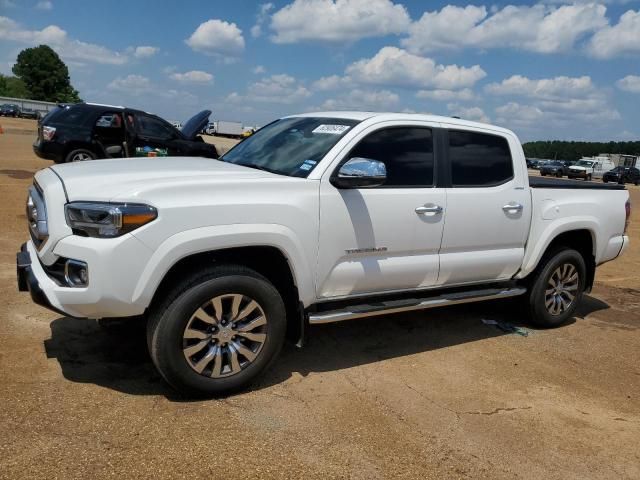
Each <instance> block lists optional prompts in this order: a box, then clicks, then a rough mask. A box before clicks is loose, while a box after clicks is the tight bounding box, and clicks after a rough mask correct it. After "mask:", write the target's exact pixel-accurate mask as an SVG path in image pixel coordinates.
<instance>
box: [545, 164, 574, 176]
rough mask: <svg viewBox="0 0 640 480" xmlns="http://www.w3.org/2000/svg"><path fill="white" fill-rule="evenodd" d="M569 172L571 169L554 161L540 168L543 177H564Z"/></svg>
mask: <svg viewBox="0 0 640 480" xmlns="http://www.w3.org/2000/svg"><path fill="white" fill-rule="evenodd" d="M568 171H569V167H567V166H566V165H565V164H564V163H563V162H561V161H558V160H552V161H550V162H547V163H545V164H544V165H543V166H541V167H540V175H542V176H543V177H544V176H545V175H552V176H554V177H562V176H564V175H566V174H567V173H568Z"/></svg>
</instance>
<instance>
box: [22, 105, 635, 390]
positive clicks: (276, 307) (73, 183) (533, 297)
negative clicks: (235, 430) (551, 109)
mask: <svg viewBox="0 0 640 480" xmlns="http://www.w3.org/2000/svg"><path fill="white" fill-rule="evenodd" d="M434 145H439V146H440V148H435V149H434ZM34 182H35V183H34V185H33V186H32V187H31V188H30V189H29V199H28V200H27V218H28V223H29V230H30V234H31V239H30V240H29V241H28V242H27V243H26V244H25V245H24V246H23V247H22V250H21V253H20V254H19V255H18V263H17V264H18V272H19V287H20V289H21V290H25V289H29V290H30V291H31V295H32V298H33V299H34V301H36V302H37V303H40V304H42V305H45V306H48V307H49V308H54V309H56V311H59V312H63V313H65V314H66V315H69V316H73V317H86V318H101V317H133V316H139V315H144V316H145V318H146V319H147V333H148V337H147V338H148V344H149V347H150V352H151V358H152V359H153V362H154V364H155V365H156V367H157V368H158V370H159V371H160V372H161V374H162V375H163V377H164V378H165V379H166V380H167V381H168V382H169V383H170V384H171V385H173V386H174V387H175V388H177V389H179V390H181V391H183V392H186V393H190V394H207V395H211V394H220V393H227V392H230V391H233V390H236V389H238V388H242V387H244V386H245V385H247V384H248V383H249V382H251V381H252V380H253V379H254V378H255V377H256V376H257V375H259V374H260V373H261V372H262V371H263V370H264V369H265V368H267V367H268V365H269V364H270V363H271V362H272V361H273V360H274V359H275V357H276V356H277V354H278V352H279V350H280V348H281V346H282V344H283V341H284V339H285V336H287V335H288V336H289V338H291V339H293V340H298V341H302V340H303V339H304V331H305V327H306V325H307V323H310V324H321V323H328V322H336V321H341V320H349V319H354V318H360V317H366V316H373V315H380V314H384V313H390V312H399V311H407V310H417V309H424V308H432V307H438V306H445V305H453V304H457V303H467V302H475V301H482V300H489V299H500V298H511V297H519V299H520V301H521V304H522V306H523V308H524V311H525V312H526V313H527V314H528V315H529V317H530V319H531V321H532V322H533V323H535V324H536V325H539V326H541V327H554V326H557V325H560V324H562V323H563V322H565V321H566V320H567V319H569V318H570V317H571V316H572V315H573V314H574V312H575V310H576V308H577V306H578V304H579V303H580V300H581V297H582V294H583V292H588V291H589V290H590V289H591V286H592V285H593V281H594V275H595V269H596V266H597V265H600V264H602V263H605V262H607V261H610V260H613V259H614V258H616V257H617V256H618V255H620V254H621V253H622V252H623V251H624V249H625V248H626V246H627V245H628V242H629V239H628V236H627V234H626V229H627V222H628V219H629V215H630V209H631V207H630V204H629V202H628V199H629V195H628V192H627V191H626V190H625V188H624V186H622V185H617V184H601V183H598V184H596V183H578V182H567V181H564V180H558V179H548V178H541V177H531V178H529V177H528V175H527V170H526V164H525V158H524V153H523V151H522V147H521V144H520V141H519V140H518V138H517V137H516V136H515V134H513V133H512V132H511V131H509V130H505V129H502V128H499V127H493V126H488V125H484V124H479V123H474V122H468V121H464V120H456V119H452V118H448V117H436V116H429V115H410V114H375V113H371V112H362V113H358V112H348V113H347V112H333V113H323V114H305V115H300V116H292V117H287V118H283V119H280V120H278V121H276V122H273V123H271V124H269V125H267V126H266V127H264V128H262V129H260V130H258V131H257V132H256V133H255V134H254V135H252V136H251V137H249V138H247V139H245V140H244V141H243V142H241V143H239V144H238V145H236V146H235V147H234V148H233V149H231V150H230V151H229V152H227V153H226V154H225V155H224V156H223V157H222V158H221V159H220V161H217V162H211V161H208V160H205V159H197V158H191V159H188V158H159V159H146V158H138V159H127V160H124V159H122V160H120V159H113V160H106V161H104V162H87V163H84V164H78V165H54V166H52V167H51V168H49V169H45V170H41V171H40V172H38V173H37V174H36V176H35V181H34ZM469 232H473V235H469ZM381 328H384V327H383V326H382V324H381Z"/></svg>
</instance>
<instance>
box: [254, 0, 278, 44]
mask: <svg viewBox="0 0 640 480" xmlns="http://www.w3.org/2000/svg"><path fill="white" fill-rule="evenodd" d="M273 7H274V5H273V3H270V2H269V3H263V4H261V5H260V7H259V9H258V15H257V16H256V23H255V25H254V26H253V27H251V36H252V37H254V38H257V37H259V36H260V35H262V25H263V24H264V23H265V22H266V21H267V20H268V19H269V12H270V11H271V10H272V9H273Z"/></svg>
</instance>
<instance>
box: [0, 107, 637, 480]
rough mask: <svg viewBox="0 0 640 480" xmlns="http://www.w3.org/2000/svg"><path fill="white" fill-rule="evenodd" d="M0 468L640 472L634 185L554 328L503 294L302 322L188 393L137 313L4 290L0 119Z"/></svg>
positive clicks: (8, 187)
mask: <svg viewBox="0 0 640 480" xmlns="http://www.w3.org/2000/svg"><path fill="white" fill-rule="evenodd" d="M0 124H2V125H3V126H4V127H5V134H4V135H0V198H1V199H2V202H1V203H0V225H2V227H1V229H0V478H36V477H37V478H64V479H69V478H106V477H113V478H131V477H136V478H149V477H154V478H163V477H170V478H187V477H188V478H205V477H207V478H223V477H225V478H245V479H246V478H362V479H372V478H391V477H397V478H420V479H424V478H438V479H441V478H491V479H500V478H527V479H539V478H546V479H584V478H589V479H592V478H607V479H610V478H629V479H631V478H635V479H637V478H640V449H639V448H638V445H639V444H640V362H639V361H638V360H639V353H640V240H639V239H640V188H638V187H629V189H630V191H631V194H632V197H633V201H634V202H635V205H637V206H638V207H636V209H635V211H634V218H633V220H632V227H631V236H632V237H633V238H634V239H635V242H634V243H632V247H631V250H630V251H629V252H628V253H627V255H626V256H625V257H623V258H622V259H621V260H618V261H615V262H613V263H610V264H608V265H606V266H604V267H603V268H601V269H600V270H599V271H598V275H597V286H596V288H595V290H594V292H593V294H592V295H591V296H589V297H588V298H587V299H586V300H585V302H584V305H583V306H582V307H581V309H580V311H579V315H578V317H577V318H576V319H575V320H574V321H572V322H570V323H569V324H567V325H565V326H562V327H560V328H557V329H554V330H546V331H545V330H531V331H530V334H529V336H528V337H522V336H519V335H514V334H503V333H502V332H500V331H498V330H495V329H493V328H492V327H489V326H486V325H484V324H483V323H482V322H481V320H482V319H483V318H491V319H497V320H505V321H509V322H513V323H516V324H521V323H520V319H519V318H518V316H517V314H516V313H515V311H514V310H512V309H510V308H509V307H508V306H506V305H505V304H497V303H491V304H479V305H468V306H463V307H459V308H453V309H447V310H445V309H442V310H431V311H427V312H422V313H413V314H411V315H395V316H387V317H380V318H376V319H369V320H360V321H355V322H346V323H344V324H335V325H327V326H322V327H315V328H313V329H312V331H311V341H310V344H309V346H308V347H307V348H305V349H303V350H297V349H295V348H294V347H287V348H286V349H285V351H284V353H283V355H282V357H281V359H280V361H279V362H278V363H277V365H276V366H275V368H274V369H273V370H272V371H271V372H270V373H269V374H268V375H267V376H266V377H264V378H263V379H262V381H261V382H260V383H259V384H258V385H256V386H255V388H254V389H252V390H251V391H249V392H246V393H243V394H239V395H236V396H233V397H230V398H227V399H222V400H210V401H197V402H192V401H185V400H183V399H181V398H179V397H177V396H176V395H175V394H174V393H173V392H172V391H171V390H169V389H168V388H167V387H166V386H165V385H164V383H163V382H162V381H161V380H160V378H159V376H158V375H157V374H156V373H155V371H154V368H153V366H152V365H151V363H150V360H149V358H148V355H147V353H146V346H145V342H144V338H143V332H142V330H141V329H140V328H139V327H138V326H136V325H130V326H127V327H123V328H120V329H112V330H109V331H105V330H103V329H101V328H100V327H99V326H98V325H97V324H96V322H94V321H89V320H76V319H72V318H64V317H60V316H59V315H57V314H55V313H52V312H49V311H47V310H45V309H43V308H40V307H38V306H36V305H34V304H32V303H31V301H30V298H29V296H28V294H24V293H18V292H17V291H16V280H15V252H16V251H17V250H18V248H19V246H20V244H21V243H22V242H23V241H25V240H26V238H27V232H26V225H25V218H24V215H23V205H24V200H25V191H26V187H27V185H29V183H30V182H31V177H32V175H33V173H34V172H35V171H36V170H38V169H41V168H45V167H47V166H48V165H49V162H46V161H43V160H39V159H37V158H36V157H35V156H34V155H33V153H32V151H31V142H32V141H33V133H32V131H33V125H34V124H33V122H31V121H7V120H5V119H1V120H0Z"/></svg>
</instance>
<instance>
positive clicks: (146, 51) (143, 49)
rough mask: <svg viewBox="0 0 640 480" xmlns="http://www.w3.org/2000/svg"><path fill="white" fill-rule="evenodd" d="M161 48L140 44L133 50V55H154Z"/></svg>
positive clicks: (143, 56) (138, 56)
mask: <svg viewBox="0 0 640 480" xmlns="http://www.w3.org/2000/svg"><path fill="white" fill-rule="evenodd" d="M159 51H160V49H159V48H158V47H150V46H146V45H145V46H140V47H136V48H135V49H134V50H133V56H134V57H136V58H147V57H152V56H154V55H155V54H156V53H158V52H159Z"/></svg>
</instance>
